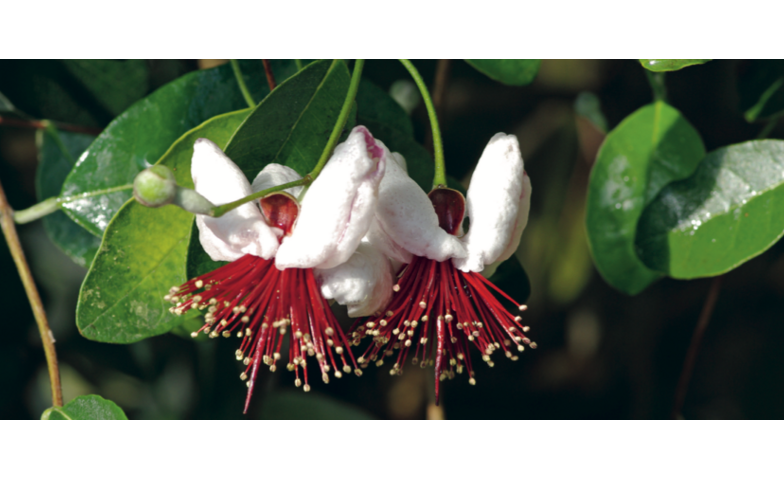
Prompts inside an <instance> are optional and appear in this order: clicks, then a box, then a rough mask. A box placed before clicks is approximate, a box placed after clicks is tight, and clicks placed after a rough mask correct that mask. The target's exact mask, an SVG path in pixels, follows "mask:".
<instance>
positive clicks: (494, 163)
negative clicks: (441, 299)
mask: <svg viewBox="0 0 784 479" xmlns="http://www.w3.org/2000/svg"><path fill="white" fill-rule="evenodd" d="M523 168H524V165H523V157H522V156H521V155H520V145H519V144H518V143H517V137H516V136H514V135H506V134H504V133H498V134H496V135H495V136H493V137H492V138H491V139H490V142H489V143H488V144H487V146H486V147H485V151H484V152H483V153H482V157H481V158H480V159H479V163H478V164H477V165H476V169H475V170H474V173H473V175H472V176H471V184H470V185H469V187H468V194H467V195H466V213H467V215H468V217H469V218H470V219H471V224H470V228H469V230H468V233H467V234H466V235H465V236H464V237H463V243H464V244H465V246H466V250H467V251H468V257H467V258H465V259H459V260H455V262H454V263H455V266H456V267H457V268H459V269H460V270H462V271H465V272H468V271H473V272H480V271H482V270H483V269H484V267H485V265H488V264H490V263H493V262H495V261H497V260H502V259H501V257H502V256H503V254H506V257H504V258H503V259H506V258H508V257H509V256H510V255H511V254H512V253H513V252H514V250H515V249H517V245H518V244H519V243H520V235H521V234H522V232H523V228H525V224H526V223H527V222H528V205H529V204H530V190H531V188H530V181H528V182H527V186H528V187H527V188H526V187H525V185H526V183H525V182H524V178H527V176H526V175H525V173H524V169H523ZM526 198H528V201H526Z"/></svg>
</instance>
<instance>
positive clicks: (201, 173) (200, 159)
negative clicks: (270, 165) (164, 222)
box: [191, 138, 279, 261]
mask: <svg viewBox="0 0 784 479" xmlns="http://www.w3.org/2000/svg"><path fill="white" fill-rule="evenodd" d="M191 176H192V177H193V183H194V185H195V189H196V192H197V193H199V194H201V195H202V196H204V197H205V198H207V199H208V200H210V201H211V202H212V203H214V204H216V205H222V204H226V203H230V202H232V201H235V200H238V199H240V198H242V197H245V196H247V195H249V194H251V187H250V183H249V182H248V179H247V178H245V175H244V174H243V173H242V171H241V170H240V169H239V168H238V167H237V165H235V164H234V162H233V161H231V160H230V159H229V157H228V156H226V155H225V154H224V153H223V151H221V149H220V148H218V145H216V144H215V143H213V142H211V141H210V140H208V139H206V138H199V139H198V140H196V142H195V143H194V145H193V158H192V159H191ZM196 226H197V227H198V228H199V241H201V245H202V247H203V248H204V251H206V252H207V254H209V255H210V258H212V259H213V260H214V261H234V260H236V259H238V258H240V257H242V256H243V255H245V254H252V255H255V256H260V257H262V258H264V259H269V258H271V257H273V256H274V255H275V252H276V251H277V248H278V240H277V236H276V232H279V230H277V228H274V229H272V228H270V227H269V226H267V223H266V222H265V221H264V218H263V216H262V214H261V211H259V209H258V207H257V206H256V205H255V204H254V203H246V204H244V205H242V206H240V207H238V208H235V209H233V210H231V211H229V212H228V213H226V214H225V215H223V216H221V217H220V218H211V217H208V216H204V215H196Z"/></svg>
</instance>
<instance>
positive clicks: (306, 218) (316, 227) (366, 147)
mask: <svg viewBox="0 0 784 479" xmlns="http://www.w3.org/2000/svg"><path fill="white" fill-rule="evenodd" d="M388 157H389V153H388V150H386V148H385V147H384V146H383V144H381V143H380V142H378V143H377V142H376V141H375V140H374V139H373V136H372V135H371V134H370V132H368V130H367V128H365V127H364V126H357V127H355V128H354V129H353V130H352V132H351V134H350V135H349V137H348V139H347V140H346V141H345V142H343V143H341V144H340V145H338V146H337V147H336V148H335V152H334V153H333V154H332V158H330V160H329V161H328V162H327V164H326V166H325V167H324V169H323V170H322V171H321V174H320V175H319V177H318V178H317V179H316V181H314V182H313V184H312V185H311V186H310V189H309V190H308V192H307V193H306V194H305V199H304V200H303V201H302V205H301V209H300V213H299V218H298V219H297V223H296V225H295V226H294V231H293V232H292V234H291V236H288V237H286V238H285V239H284V240H283V244H281V246H280V248H279V249H278V254H277V256H276V258H275V263H276V265H277V267H278V268H280V269H284V268H324V269H328V268H334V267H335V266H337V265H339V264H341V263H343V262H345V261H346V260H348V258H349V257H350V256H351V255H352V254H353V253H354V250H356V248H357V245H359V242H360V241H361V240H362V237H363V236H365V233H366V232H367V230H368V228H369V227H370V222H371V221H372V219H373V211H374V210H375V207H376V202H377V200H378V186H379V183H380V182H381V178H382V177H383V176H384V170H385V165H386V163H387V161H386V160H387V158H388ZM390 163H391V162H390Z"/></svg>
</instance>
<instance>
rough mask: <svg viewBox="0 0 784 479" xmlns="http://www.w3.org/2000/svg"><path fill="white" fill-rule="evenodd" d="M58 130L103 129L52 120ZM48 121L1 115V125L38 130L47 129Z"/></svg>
mask: <svg viewBox="0 0 784 479" xmlns="http://www.w3.org/2000/svg"><path fill="white" fill-rule="evenodd" d="M51 123H52V124H53V125H54V126H55V127H57V129H58V130H65V131H72V132H74V133H86V134H88V135H99V134H100V133H101V132H102V131H103V130H102V129H100V128H92V127H89V126H80V125H70V124H68V123H60V122H56V121H53V122H51ZM46 124H47V122H46V121H42V120H21V119H18V118H4V117H2V116H0V125H7V126H17V127H19V128H34V129H36V130H45V129H46Z"/></svg>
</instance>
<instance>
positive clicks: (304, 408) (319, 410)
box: [260, 391, 374, 420]
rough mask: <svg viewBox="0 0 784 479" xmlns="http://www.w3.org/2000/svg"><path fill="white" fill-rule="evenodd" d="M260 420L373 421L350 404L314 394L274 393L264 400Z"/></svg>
mask: <svg viewBox="0 0 784 479" xmlns="http://www.w3.org/2000/svg"><path fill="white" fill-rule="evenodd" d="M260 416H261V419H284V420H291V419H310V420H314V419H327V420H329V419H332V420H334V419H339V420H367V419H374V418H373V416H371V415H370V414H368V413H366V412H365V411H363V410H361V409H358V408H356V407H354V406H352V405H350V404H346V403H344V402H341V401H338V400H336V399H332V398H331V397H328V396H324V395H323V394H318V393H314V392H309V393H303V392H301V391H279V392H278V391H276V392H274V393H271V394H269V395H268V396H267V397H266V398H264V402H263V403H262V405H261V414H260Z"/></svg>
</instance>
